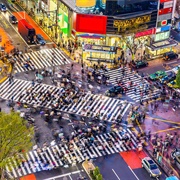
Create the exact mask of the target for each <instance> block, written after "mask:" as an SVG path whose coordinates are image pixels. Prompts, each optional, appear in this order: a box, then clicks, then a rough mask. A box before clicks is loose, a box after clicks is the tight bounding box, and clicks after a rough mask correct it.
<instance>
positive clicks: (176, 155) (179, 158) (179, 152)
mask: <svg viewBox="0 0 180 180" xmlns="http://www.w3.org/2000/svg"><path fill="white" fill-rule="evenodd" d="M171 158H172V159H174V161H175V164H176V166H177V167H178V168H179V169H180V149H178V148H176V149H174V150H173V151H172V152H171Z"/></svg>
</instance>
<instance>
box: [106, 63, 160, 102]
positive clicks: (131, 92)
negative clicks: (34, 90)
mask: <svg viewBox="0 0 180 180" xmlns="http://www.w3.org/2000/svg"><path fill="white" fill-rule="evenodd" d="M104 74H105V75H106V76H109V78H110V79H109V82H110V83H111V84H113V85H117V80H118V81H120V82H124V86H126V87H127V86H128V83H129V82H130V81H132V82H133V86H132V87H128V90H127V92H126V95H127V96H129V97H130V98H131V99H133V100H134V101H135V102H139V101H140V99H141V100H147V99H150V98H153V97H155V96H158V95H160V90H159V89H157V88H155V87H154V88H153V90H151V89H149V87H150V84H149V82H148V81H146V80H145V79H142V77H141V76H140V75H138V74H137V73H134V72H131V71H130V68H127V67H125V73H124V76H123V73H122V69H120V70H119V69H113V70H109V71H107V72H105V73H104ZM145 87H147V91H146V93H143V95H142V94H141V91H140V89H141V90H142V91H143V90H144V88H145ZM135 89H136V90H135ZM135 91H136V92H135Z"/></svg>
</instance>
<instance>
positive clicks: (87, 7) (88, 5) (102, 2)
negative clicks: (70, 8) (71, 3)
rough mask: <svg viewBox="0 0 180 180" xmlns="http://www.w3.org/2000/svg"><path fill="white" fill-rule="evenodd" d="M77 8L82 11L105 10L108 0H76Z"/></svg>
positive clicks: (96, 11) (95, 11) (97, 11)
mask: <svg viewBox="0 0 180 180" xmlns="http://www.w3.org/2000/svg"><path fill="white" fill-rule="evenodd" d="M76 8H77V9H78V10H79V11H80V12H82V13H88V12H89V13H96V14H99V13H100V12H104V10H105V8H106V0H76Z"/></svg>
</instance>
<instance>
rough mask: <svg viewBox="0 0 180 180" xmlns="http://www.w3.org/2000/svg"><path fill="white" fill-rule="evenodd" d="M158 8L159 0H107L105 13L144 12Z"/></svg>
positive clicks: (113, 14)
mask: <svg viewBox="0 0 180 180" xmlns="http://www.w3.org/2000/svg"><path fill="white" fill-rule="evenodd" d="M157 8H158V0H106V9H105V12H104V13H105V15H109V16H115V15H116V16H117V15H120V14H128V13H137V14H138V13H142V11H148V10H149V11H153V10H157Z"/></svg>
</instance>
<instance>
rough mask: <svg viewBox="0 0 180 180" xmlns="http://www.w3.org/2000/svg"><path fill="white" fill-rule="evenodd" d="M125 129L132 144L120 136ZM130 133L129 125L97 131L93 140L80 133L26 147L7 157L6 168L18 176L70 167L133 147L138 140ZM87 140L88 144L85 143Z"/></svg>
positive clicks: (13, 175)
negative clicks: (49, 143)
mask: <svg viewBox="0 0 180 180" xmlns="http://www.w3.org/2000/svg"><path fill="white" fill-rule="evenodd" d="M124 133H125V135H126V137H130V139H131V140H132V138H134V141H133V143H132V144H131V145H129V144H128V143H127V142H126V141H125V139H123V138H124V135H122V134H124ZM133 136H134V134H132V132H131V133H130V130H129V129H126V130H125V129H124V130H123V132H118V131H116V132H115V131H113V132H111V133H106V134H101V135H96V136H94V141H93V142H91V143H89V142H90V138H88V139H85V137H81V138H79V140H78V141H77V140H72V141H71V143H70V144H68V143H64V144H59V145H54V146H50V147H46V148H42V149H39V148H38V149H36V150H32V151H29V152H28V153H26V154H25V155H22V154H18V156H16V157H12V158H9V161H8V162H9V163H8V164H7V166H6V170H7V171H8V174H9V176H10V177H14V178H17V177H21V176H24V175H27V174H30V173H35V172H39V171H42V170H51V169H53V168H57V167H60V166H64V167H69V166H70V165H73V164H76V163H80V162H82V161H84V160H86V159H93V158H98V157H100V156H104V155H110V154H114V153H119V152H122V151H128V150H131V149H135V148H136V147H137V142H138V141H137V139H136V137H133ZM135 139H136V140H135ZM87 144H89V145H88V146H87ZM18 157H19V158H18ZM12 163H13V166H12Z"/></svg>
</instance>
